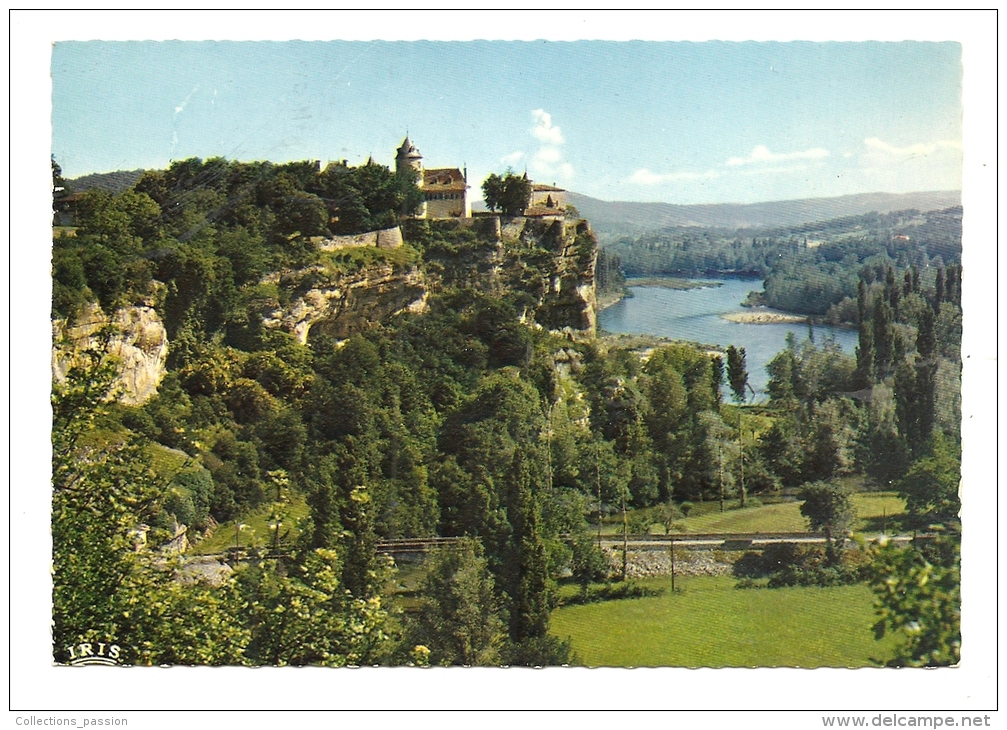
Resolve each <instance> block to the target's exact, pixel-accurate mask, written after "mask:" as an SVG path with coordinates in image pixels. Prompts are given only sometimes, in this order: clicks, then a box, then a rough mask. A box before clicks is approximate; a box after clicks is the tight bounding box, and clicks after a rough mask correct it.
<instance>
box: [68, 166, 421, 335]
mask: <svg viewBox="0 0 1007 730" xmlns="http://www.w3.org/2000/svg"><path fill="white" fill-rule="evenodd" d="M58 180H61V178H59V167H58V165H56V164H55V162H54V163H53V181H54V185H56V184H57V182H58ZM421 195H422V194H421V193H420V192H419V189H418V188H417V187H416V184H415V180H414V179H410V178H409V177H408V176H406V177H403V176H400V175H397V174H395V173H392V172H391V171H390V170H389V169H388V168H387V167H384V166H382V165H378V164H376V163H374V162H371V161H368V162H367V164H364V165H361V166H359V167H350V166H347V165H346V164H345V162H338V163H330V164H329V165H328V166H326V168H325V169H324V170H322V169H320V165H319V163H318V162H317V161H303V162H291V163H287V164H282V165H275V164H272V163H269V162H252V163H242V162H230V161H227V160H224V159H221V158H213V159H208V160H205V161H203V160H199V159H195V158H194V159H189V160H181V161H178V162H175V163H172V165H171V166H170V167H169V168H168V169H167V170H153V171H147V172H144V173H143V174H142V175H141V176H140V178H139V180H137V181H136V184H135V185H134V186H133V187H132V188H130V189H128V190H125V191H124V192H122V193H119V194H113V193H111V192H109V191H107V190H103V189H100V188H92V189H89V190H87V191H85V192H84V193H82V195H81V196H80V198H79V199H78V200H77V201H76V203H75V210H74V215H75V218H76V230H75V231H74V232H73V235H70V234H65V235H60V236H58V237H57V238H55V240H54V241H53V314H54V316H60V317H65V316H67V315H68V314H70V313H71V312H72V311H74V310H75V309H77V308H79V307H80V306H82V305H83V304H84V303H86V302H87V301H91V300H96V301H98V302H99V303H100V304H101V306H102V307H103V308H104V309H106V310H109V309H111V308H114V307H115V306H117V305H119V304H123V303H133V302H135V301H144V300H148V301H150V300H157V299H158V298H159V297H163V298H164V309H165V314H166V321H167V324H168V328H169V337H172V338H174V336H176V335H177V333H178V331H179V329H180V328H181V326H182V323H183V321H184V322H186V323H187V324H188V325H189V326H191V327H197V328H201V329H202V330H204V331H206V332H212V331H215V330H217V329H220V328H221V327H224V328H227V329H230V330H233V329H234V328H243V327H245V328H247V327H248V326H250V322H253V321H254V319H255V317H253V316H250V311H251V310H254V309H255V308H256V307H257V306H259V304H261V302H260V301H259V300H260V299H261V297H262V296H263V292H261V291H258V292H256V291H254V290H251V289H248V290H245V291H241V290H242V288H243V287H245V286H246V285H247V284H250V283H253V282H257V281H258V280H259V279H261V277H262V276H263V275H264V274H265V273H267V272H269V271H276V270H280V269H284V268H290V267H295V266H305V265H308V264H310V263H314V262H315V260H316V259H317V251H316V247H315V246H313V245H312V243H311V239H312V237H317V236H326V235H330V234H336V233H359V232H362V231H369V230H376V229H379V228H383V227H387V226H390V225H394V224H395V223H396V222H397V220H398V216H399V215H400V213H402V212H408V211H409V210H411V209H413V208H415V207H416V206H417V205H418V204H419V203H420V202H421V200H422V198H421ZM158 282H159V283H162V284H166V285H167V287H166V288H164V289H162V288H160V287H159V286H158V285H157V283H158ZM251 326H254V325H251Z"/></svg>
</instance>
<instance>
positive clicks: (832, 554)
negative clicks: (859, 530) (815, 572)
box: [797, 481, 855, 565]
mask: <svg viewBox="0 0 1007 730" xmlns="http://www.w3.org/2000/svg"><path fill="white" fill-rule="evenodd" d="M797 498H798V499H800V500H803V504H802V505H801V514H802V515H803V516H804V517H805V518H807V520H808V524H809V525H810V526H811V529H812V530H815V531H818V530H822V531H824V532H825V555H826V560H827V561H828V563H829V564H830V565H835V564H836V563H837V562H838V560H839V556H838V553H837V550H836V546H835V544H834V542H833V540H834V539H836V538H837V537H838V542H839V545H840V547H841V546H842V541H843V539H844V537H845V533H846V530H847V529H848V528H849V526H850V525H851V524H852V523H853V519H854V517H855V511H854V508H853V502H852V501H851V499H850V493H849V491H848V490H847V489H846V488H845V487H842V486H840V485H839V484H836V483H833V482H821V481H819V482H810V483H808V484H806V485H804V487H802V488H801V491H800V492H799V493H798V495H797Z"/></svg>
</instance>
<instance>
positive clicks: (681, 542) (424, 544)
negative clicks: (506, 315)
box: [198, 532, 933, 562]
mask: <svg viewBox="0 0 1007 730" xmlns="http://www.w3.org/2000/svg"><path fill="white" fill-rule="evenodd" d="M865 537H866V538H867V539H868V540H873V539H876V538H880V537H881V535H868V536H865ZM932 537H933V536H932V535H929V534H924V535H918V536H916V537H915V538H914V537H913V536H912V535H895V536H887V539H888V540H890V541H892V542H895V543H897V544H906V543H909V542H912V541H913V540H914V539H915V540H928V539H931V538H932ZM464 539H466V538H464V537H413V538H402V539H397V540H379V541H378V542H377V543H376V545H375V549H376V551H377V552H378V553H380V554H383V555H409V554H420V553H427V552H430V551H431V550H433V549H435V548H439V547H445V546H450V545H456V544H458V543H459V542H460V541H461V540H464ZM781 542H796V543H801V544H811V545H814V544H823V543H824V542H825V536H824V535H822V534H820V533H811V532H744V533H738V532H692V533H678V534H674V535H630V536H629V537H628V538H627V540H626V543H627V545H628V546H629V547H631V548H633V549H637V550H639V549H641V548H642V549H647V548H668V547H670V545H671V544H672V543H673V544H674V545H676V546H679V547H684V548H689V547H695V548H715V547H720V548H723V549H728V550H731V549H733V550H743V549H747V548H759V547H764V546H766V545H771V544H774V543H781ZM622 544H623V539H622V537H620V536H618V535H603V536H602V537H601V545H602V546H603V547H613V548H619V547H622ZM287 555H288V554H287V553H284V552H276V553H273V552H267V553H261V552H255V551H253V552H249V551H246V550H234V549H232V550H228V551H226V552H221V553H212V554H204V555H200V556H198V557H199V558H202V559H214V560H222V561H229V562H243V561H248V560H264V559H265V560H270V559H277V558H284V557H287Z"/></svg>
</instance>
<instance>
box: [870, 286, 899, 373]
mask: <svg viewBox="0 0 1007 730" xmlns="http://www.w3.org/2000/svg"><path fill="white" fill-rule="evenodd" d="M894 339H895V336H894V329H893V327H892V309H891V306H890V305H889V304H888V302H887V301H886V300H885V298H884V297H883V296H879V297H878V299H877V301H875V303H874V365H875V370H876V373H877V377H879V378H883V377H885V376H886V375H887V374H888V371H889V370H890V369H891V367H892V359H893V356H894Z"/></svg>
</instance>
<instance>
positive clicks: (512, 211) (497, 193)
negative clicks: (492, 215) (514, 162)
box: [482, 170, 532, 215]
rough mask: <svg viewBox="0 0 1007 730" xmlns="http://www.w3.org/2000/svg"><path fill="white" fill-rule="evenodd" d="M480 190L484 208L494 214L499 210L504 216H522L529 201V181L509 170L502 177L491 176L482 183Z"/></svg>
mask: <svg viewBox="0 0 1007 730" xmlns="http://www.w3.org/2000/svg"><path fill="white" fill-rule="evenodd" d="M482 189H483V200H484V201H485V202H486V207H487V208H489V209H490V210H491V211H494V212H495V211H496V210H497V208H499V209H500V212H501V213H503V214H504V215H522V214H523V213H524V211H525V208H527V207H528V203H529V201H530V200H531V191H532V186H531V180H529V179H528V176H527V175H520V176H519V175H515V174H514V173H512V172H511V171H509V170H508V171H507V173H506V174H505V175H504V176H503V177H500V176H499V175H497V174H496V173H493V174H491V175H490V176H489V177H487V178H486V179H485V180H484V181H483V185H482Z"/></svg>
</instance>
